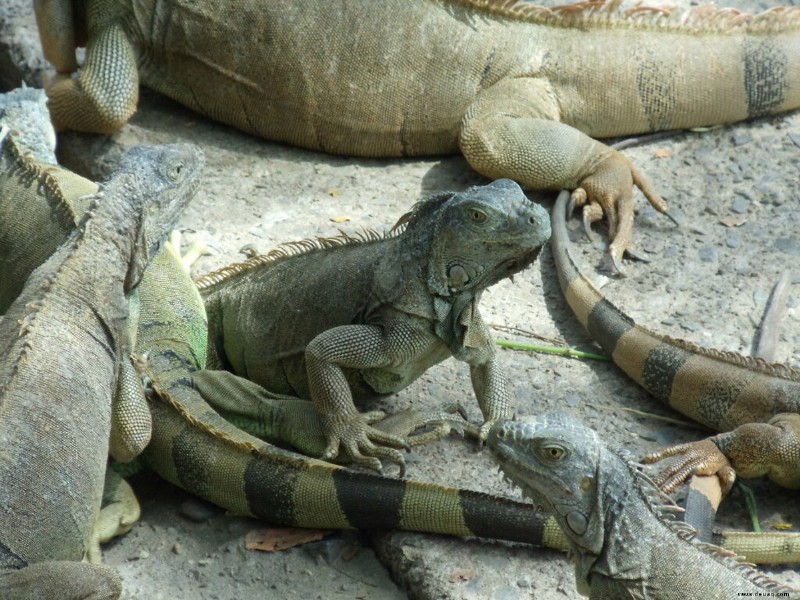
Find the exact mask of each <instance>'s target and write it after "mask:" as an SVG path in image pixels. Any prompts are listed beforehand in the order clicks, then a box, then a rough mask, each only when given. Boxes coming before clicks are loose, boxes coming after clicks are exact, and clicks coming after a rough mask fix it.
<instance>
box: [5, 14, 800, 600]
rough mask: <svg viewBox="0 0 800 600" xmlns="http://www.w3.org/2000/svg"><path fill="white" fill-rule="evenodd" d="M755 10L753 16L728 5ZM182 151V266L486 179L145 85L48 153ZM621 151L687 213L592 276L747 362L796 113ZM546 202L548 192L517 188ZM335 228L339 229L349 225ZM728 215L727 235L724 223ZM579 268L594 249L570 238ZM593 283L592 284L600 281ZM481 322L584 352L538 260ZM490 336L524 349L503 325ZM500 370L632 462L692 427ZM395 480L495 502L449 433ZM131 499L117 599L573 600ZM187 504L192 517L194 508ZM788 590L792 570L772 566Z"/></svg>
mask: <svg viewBox="0 0 800 600" xmlns="http://www.w3.org/2000/svg"><path fill="white" fill-rule="evenodd" d="M741 6H742V7H743V8H746V9H749V10H751V11H752V10H756V9H758V8H763V7H765V6H768V4H767V3H761V4H756V3H754V2H752V1H742V2H741ZM36 42H37V36H36V33H35V25H34V22H33V19H32V16H31V10H30V7H29V2H27V1H23V0H8V2H7V3H5V7H4V8H0V84H1V85H2V86H4V87H3V88H2V89H0V91H5V89H8V88H10V87H13V86H15V85H17V84H18V83H19V81H20V79H21V78H24V79H25V80H26V81H27V82H28V83H31V84H35V83H37V82H38V81H39V75H40V70H41V68H42V67H43V66H44V61H43V60H42V58H41V55H40V51H39V49H38V46H37V43H36ZM172 141H185V142H192V143H195V144H198V145H200V146H202V147H203V148H204V149H205V152H206V156H207V160H208V166H207V169H206V172H205V176H204V184H203V186H202V189H201V190H200V193H199V194H198V196H197V198H196V200H195V202H194V204H193V205H192V207H191V209H190V210H189V211H188V213H187V214H186V215H185V216H184V218H183V219H182V221H181V227H182V228H183V229H184V230H185V231H186V232H187V234H186V238H188V240H199V241H201V242H203V243H204V244H206V245H208V246H209V247H210V248H211V250H212V254H211V255H210V256H207V257H204V258H203V259H202V260H201V261H199V262H198V264H197V265H196V272H197V273H198V274H201V273H204V272H206V271H208V270H210V269H212V268H216V267H219V266H222V265H224V264H226V263H228V262H230V261H233V260H237V259H239V258H241V255H240V254H238V251H239V249H240V248H241V247H243V246H245V245H247V244H253V245H255V246H256V247H257V248H259V249H261V250H268V249H270V248H272V247H274V246H275V245H276V244H278V243H280V242H285V241H291V240H296V239H301V238H307V237H312V236H316V235H334V234H336V233H337V231H338V230H339V229H342V230H345V231H348V232H355V231H358V230H360V229H361V228H362V227H368V228H375V229H378V230H383V229H388V228H389V227H390V226H391V225H392V224H393V223H394V221H395V220H396V219H397V217H399V216H400V215H401V214H403V213H404V212H405V211H406V210H407V209H408V208H409V206H410V205H411V204H412V203H413V202H414V201H415V200H416V199H418V198H419V197H420V196H423V195H426V194H428V193H431V192H434V191H438V190H442V189H463V188H465V187H467V186H469V185H472V184H475V183H482V182H484V181H485V180H484V179H482V178H481V177H480V176H478V175H477V174H475V173H474V172H472V171H471V170H470V169H469V167H468V166H467V164H466V162H465V161H464V160H463V159H461V158H460V157H444V158H441V157H439V158H430V159H425V160H363V159H350V158H346V157H335V156H328V155H323V154H315V153H312V152H307V151H303V150H298V149H294V148H290V147H287V146H282V145H278V144H273V143H269V142H266V141H263V140H259V139H256V138H253V137H249V136H247V135H245V134H242V133H239V132H237V131H235V130H233V129H231V128H229V127H226V126H223V125H220V124H217V123H214V122H211V121H209V120H207V119H205V118H204V117H202V116H200V115H197V114H195V113H192V112H191V111H189V110H187V109H185V108H183V107H181V106H179V105H177V104H176V103H174V102H172V101H170V100H168V99H165V98H163V97H160V96H158V95H156V94H155V93H152V92H148V91H146V90H145V91H144V92H143V95H142V100H141V103H140V110H139V112H138V113H137V115H136V116H135V117H134V118H133V120H132V121H131V122H130V124H128V125H127V126H126V127H125V128H123V129H122V130H121V131H120V132H118V133H116V134H115V135H113V136H111V137H110V138H103V137H99V136H85V135H77V134H66V135H63V136H61V138H60V144H61V146H60V157H61V159H62V161H63V162H64V163H65V164H66V165H67V166H69V167H70V168H73V169H75V170H77V171H79V172H81V173H83V174H85V175H89V176H92V177H101V176H102V174H103V173H104V172H105V171H106V170H107V168H108V166H109V165H110V164H112V162H113V159H114V157H115V156H116V154H117V153H118V152H119V151H120V149H122V148H127V147H129V146H132V145H135V144H146V143H161V142H172ZM626 154H627V155H628V156H630V158H631V159H632V160H633V161H634V162H635V163H636V164H637V165H638V166H639V167H640V168H641V169H642V170H643V171H644V172H645V173H646V174H647V175H648V176H649V177H650V178H652V180H653V181H654V183H655V184H656V186H657V189H659V190H660V191H661V193H662V194H663V196H664V197H665V198H666V199H667V200H668V202H669V203H670V205H671V206H674V207H677V208H678V209H679V210H680V211H681V212H682V213H683V214H684V215H685V217H686V222H687V226H686V227H684V228H682V229H678V228H676V227H675V226H674V225H672V224H671V223H670V222H669V221H668V220H667V219H665V218H663V217H661V216H659V215H657V214H656V213H654V212H653V211H652V210H651V209H649V208H648V207H646V206H645V202H644V200H643V198H641V196H639V198H638V206H639V208H640V209H641V210H640V211H639V214H638V216H637V220H636V230H635V236H636V240H637V242H638V245H639V246H640V248H641V249H643V250H645V251H646V252H647V253H648V255H649V256H650V257H651V259H652V262H651V263H650V264H643V263H632V262H631V263H627V264H626V273H627V277H626V278H624V279H620V280H610V281H607V285H605V287H604V288H603V289H604V292H605V293H606V294H607V295H608V296H609V297H610V298H611V299H612V301H613V302H615V303H616V304H617V305H619V306H621V307H623V308H624V310H625V311H626V312H627V313H628V314H630V315H631V316H633V317H634V318H635V319H636V320H637V321H639V322H641V323H643V324H645V325H647V326H649V327H650V328H652V329H655V330H657V331H659V332H662V333H666V334H669V335H673V336H676V337H682V338H686V339H689V340H691V341H693V342H696V343H698V344H703V345H707V346H713V347H715V348H719V349H724V350H732V351H737V352H742V353H749V352H751V343H752V338H753V334H754V332H755V329H756V326H757V325H758V323H759V321H760V318H761V314H762V312H763V310H764V306H765V303H766V300H767V297H768V294H769V291H770V289H771V286H772V285H773V283H774V282H775V281H776V280H777V278H778V276H779V275H780V273H781V272H782V270H784V269H795V270H797V264H798V260H800V233H798V226H799V225H800V216H799V215H800V211H799V210H798V205H797V197H796V195H797V193H798V173H800V114H797V113H796V112H795V113H793V114H788V115H782V116H777V117H773V118H768V119H761V120H758V121H754V122H750V123H745V124H739V125H736V126H730V127H724V128H720V129H716V130H713V131H710V132H707V133H702V134H696V133H681V134H677V135H675V136H673V137H671V138H669V139H666V140H661V141H658V142H655V143H652V144H648V145H644V146H641V147H637V148H633V149H630V150H628V151H626ZM532 197H534V198H535V199H537V200H541V201H542V202H543V203H544V204H545V205H546V206H548V207H549V206H550V205H551V200H552V197H551V196H544V195H542V196H532ZM340 217H348V220H347V221H345V222H341V223H340V222H335V221H338V220H339V218H340ZM728 217H737V218H739V220H741V221H743V222H742V224H741V225H739V226H737V227H728V226H725V225H723V224H721V222H720V221H721V220H722V219H726V218H728ZM574 239H575V240H576V244H578V246H579V247H580V253H581V254H582V255H583V257H584V260H585V262H586V264H587V265H589V266H590V267H591V268H592V270H593V271H594V269H593V267H594V266H595V265H597V264H599V259H600V251H599V250H598V249H596V248H592V247H591V246H590V245H589V244H588V243H587V242H586V241H585V240H584V238H583V236H581V235H579V234H578V233H576V235H575V238H574ZM600 280H601V281H602V278H600ZM482 310H483V313H484V316H485V320H486V321H487V322H489V323H492V324H499V325H504V326H510V327H515V328H519V329H522V330H525V331H529V332H533V333H535V334H537V335H541V336H545V337H546V338H553V339H563V340H566V341H567V342H568V343H569V344H572V345H575V346H578V347H580V348H584V349H591V348H592V342H591V340H590V339H589V338H588V336H587V335H586V334H585V333H584V332H583V331H582V330H581V329H580V327H579V326H578V325H577V323H576V321H575V319H574V318H573V317H572V315H571V313H570V312H569V310H568V308H566V306H565V304H564V302H563V300H562V298H561V296H560V292H559V291H558V289H557V283H556V281H555V278H554V273H553V267H552V262H551V259H550V257H549V253H547V252H545V253H544V254H543V255H542V257H541V259H540V261H539V262H538V263H537V264H536V265H534V267H533V268H531V269H530V270H529V271H527V272H525V273H524V274H522V275H521V276H518V277H517V278H516V282H515V283H513V284H512V283H511V282H508V281H506V282H503V283H502V284H500V285H498V286H496V287H495V288H493V289H492V290H491V291H490V292H489V293H487V294H486V295H485V297H484V300H483V302H482ZM496 335H497V337H504V338H509V339H517V340H520V341H530V340H529V338H528V337H526V336H523V335H514V334H507V333H505V332H502V331H498V332H497V333H496ZM798 348H800V288H798V287H797V286H795V287H794V288H793V289H792V290H791V295H790V300H789V309H788V312H787V315H786V317H785V319H784V322H783V325H782V332H781V335H780V343H779V348H778V352H779V356H778V359H779V360H781V361H784V362H787V363H788V364H790V365H793V366H800V360H798V355H797V353H796V352H797V349H798ZM502 356H503V360H504V361H505V363H506V366H507V369H508V372H509V373H510V374H511V376H512V383H511V386H512V391H513V403H514V410H515V411H516V412H517V413H518V414H523V415H524V414H532V413H538V412H541V411H543V410H547V409H553V408H559V407H560V408H566V409H567V410H570V411H573V412H575V413H577V414H579V415H580V416H581V418H582V419H584V420H585V421H586V422H587V423H589V424H590V425H592V426H593V427H596V428H597V429H598V430H600V431H601V432H602V433H603V435H604V436H605V437H606V438H608V439H609V440H611V441H613V442H614V443H615V444H617V445H619V446H621V447H625V448H627V449H629V450H631V451H632V452H633V453H634V454H635V455H642V454H644V453H645V452H647V451H650V450H654V449H656V448H659V447H662V446H664V445H665V444H669V443H673V442H678V441H685V440H693V439H699V438H701V437H703V436H704V435H706V433H705V432H703V431H701V430H700V429H699V428H696V427H694V426H692V425H690V424H688V423H687V425H686V426H675V425H671V424H665V423H664V422H662V421H660V420H658V419H657V418H654V417H650V416H642V415H640V414H638V413H634V412H630V411H631V410H632V409H635V410H638V411H644V412H646V413H651V414H653V415H665V416H669V417H678V418H680V415H676V414H674V413H673V412H672V411H670V410H669V409H668V408H666V407H664V406H662V405H661V404H659V403H658V402H657V401H655V400H653V399H652V398H650V397H648V395H647V394H646V393H645V392H643V391H642V390H641V389H639V388H638V387H637V386H635V385H634V384H633V383H632V382H630V381H629V380H627V378H626V377H625V376H624V375H623V374H622V373H621V372H620V371H619V370H618V369H617V368H616V367H614V366H613V365H610V364H605V363H597V362H589V361H578V360H574V359H566V358H558V357H553V356H549V355H545V354H529V353H523V352H512V351H502ZM448 401H449V402H452V401H460V402H462V404H464V405H465V406H466V407H467V409H468V410H469V413H470V417H471V418H472V419H473V420H475V421H477V420H478V419H479V416H480V414H479V411H478V407H477V404H476V402H475V400H474V396H473V393H472V390H471V386H470V382H469V377H468V371H467V369H466V368H465V366H464V365H462V364H457V363H456V362H454V361H449V362H447V363H445V364H442V365H440V366H437V367H436V368H434V369H432V370H431V371H430V372H428V373H426V375H425V376H424V377H423V378H422V379H421V380H420V381H419V382H417V383H415V384H414V385H412V386H411V387H410V388H409V389H407V390H405V391H404V392H403V393H400V394H398V395H396V396H394V397H392V398H390V399H388V400H387V401H386V402H384V403H383V405H384V406H385V407H387V408H389V409H391V410H398V409H401V408H405V407H408V406H411V405H413V406H416V407H425V406H430V407H434V406H439V405H441V404H444V403H446V402H448ZM408 462H409V476H410V477H413V478H418V479H424V480H430V481H436V482H441V483H446V484H449V485H455V486H463V487H470V488H474V489H480V490H483V491H487V492H494V493H499V494H510V493H511V492H510V490H509V489H508V488H507V486H506V485H504V484H503V482H502V481H501V479H500V477H499V475H497V473H496V470H495V467H494V465H493V463H492V460H491V457H490V456H489V454H488V452H477V451H476V448H475V447H474V445H473V444H471V443H470V442H467V441H463V440H460V439H457V438H450V439H445V440H442V441H440V442H437V443H434V444H431V445H430V446H427V447H423V448H419V449H416V450H415V451H414V452H413V453H412V454H411V455H409V457H408ZM133 483H134V486H135V488H136V491H137V493H138V494H139V497H140V498H141V500H142V503H143V509H144V512H143V516H142V520H141V522H140V523H139V524H138V525H137V526H136V527H135V528H134V529H133V531H132V532H131V533H130V534H128V535H127V536H124V537H123V538H122V539H119V540H118V541H115V542H113V543H112V544H110V545H109V546H108V547H107V548H106V549H105V559H106V561H107V562H108V563H109V564H111V565H113V566H114V568H116V569H117V570H118V571H119V572H120V574H121V576H122V577H123V579H124V583H125V589H126V591H125V596H124V597H125V598H126V599H128V600H158V599H162V598H163V599H175V600H179V599H184V598H185V599H198V600H201V599H202V600H212V599H226V600H227V599H236V600H247V599H251V598H252V599H255V598H264V597H274V598H326V599H327V598H342V599H344V598H369V599H376V600H377V599H380V600H383V599H394V598H403V597H406V596H408V597H411V598H418V599H433V598H437V599H456V598H459V599H461V598H464V599H477V598H497V599H503V600H516V599H531V598H533V599H536V600H553V599H563V598H575V597H577V592H576V591H575V585H574V578H573V573H572V567H571V566H570V564H569V562H568V561H567V559H566V556H565V555H563V554H560V553H557V552H552V551H545V550H540V549H534V548H528V547H525V546H523V545H510V544H505V543H499V542H491V541H479V540H461V539H447V538H445V537H437V536H431V535H422V534H413V533H405V532H379V533H370V534H367V533H364V534H358V533H342V534H334V535H333V536H331V537H329V538H327V539H325V540H323V541H321V542H316V543H312V544H308V545H306V546H303V547H300V548H294V549H292V550H288V551H285V552H280V553H276V554H267V553H261V552H253V551H246V550H245V549H244V535H245V534H246V532H247V531H249V530H252V529H256V528H259V527H261V526H263V524H261V523H259V522H257V521H254V520H250V519H242V518H237V517H231V516H226V515H223V514H221V513H220V512H219V511H214V510H209V511H208V515H209V518H207V519H206V520H204V521H202V522H194V521H191V520H189V519H187V518H186V517H185V516H183V515H184V510H183V509H182V505H183V504H184V502H186V501H189V503H190V504H196V503H194V502H193V501H192V500H191V499H190V498H189V496H188V495H187V494H185V493H184V492H182V491H180V490H177V489H175V488H173V487H171V486H169V485H168V484H166V483H164V482H163V481H160V480H158V479H157V478H156V477H155V476H154V475H150V474H143V475H140V476H137V477H136V478H135V479H134V481H133ZM752 485H753V488H754V489H755V491H756V494H757V496H758V499H759V509H760V517H761V521H762V525H763V526H764V527H766V528H768V527H769V526H770V525H771V524H773V523H792V524H793V525H794V528H795V530H796V529H797V528H798V526H800V501H799V500H798V494H797V492H796V491H794V492H792V491H787V490H782V489H779V488H777V487H776V486H774V485H771V484H769V483H766V482H763V481H758V482H754V483H753V484H752ZM201 508H202V506H201ZM720 521H721V522H722V523H723V524H724V525H726V526H731V527H736V528H739V529H745V528H746V527H747V523H748V521H747V518H746V516H745V512H744V504H743V499H742V497H741V495H739V494H733V495H732V496H731V497H730V498H729V499H728V500H727V501H726V502H725V504H724V508H723V511H722V513H721V515H720ZM770 572H772V573H774V574H775V575H776V577H778V578H779V579H781V580H783V581H785V582H789V583H792V584H793V585H795V586H800V574H798V571H797V570H796V569H792V568H775V569H770Z"/></svg>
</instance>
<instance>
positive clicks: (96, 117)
mask: <svg viewBox="0 0 800 600" xmlns="http://www.w3.org/2000/svg"><path fill="white" fill-rule="evenodd" d="M94 29H95V30H96V33H94V32H93V35H92V36H91V38H90V39H89V41H88V44H87V46H86V63H85V65H84V67H83V69H82V70H81V71H80V73H79V75H78V78H77V79H63V80H61V81H58V82H57V83H55V84H54V85H52V86H51V87H50V88H49V89H48V90H47V95H48V97H49V98H50V103H49V106H50V115H51V118H52V121H53V125H54V126H55V128H56V129H57V130H58V129H61V128H63V127H64V126H65V125H66V124H67V123H68V124H69V128H70V129H74V130H76V131H86V132H91V133H112V132H114V131H116V130H117V129H119V128H120V127H122V126H123V125H124V124H125V123H126V122H127V121H128V119H130V117H131V116H132V115H133V113H134V112H135V111H136V104H137V102H138V101H139V73H138V70H137V65H136V55H135V53H134V50H133V46H132V45H131V43H130V41H129V40H128V38H127V36H126V34H125V32H124V31H123V30H122V27H120V25H119V24H117V23H113V22H112V23H111V24H110V25H107V26H105V25H97V26H95V27H94ZM41 35H42V36H43V37H45V36H48V35H57V34H47V33H45V32H44V31H42V32H41Z"/></svg>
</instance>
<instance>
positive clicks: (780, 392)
mask: <svg viewBox="0 0 800 600" xmlns="http://www.w3.org/2000/svg"><path fill="white" fill-rule="evenodd" d="M567 199H568V194H567V193H566V192H564V193H562V194H561V195H560V196H559V199H558V200H557V201H556V205H555V207H554V209H553V240H552V249H553V257H554V259H555V262H556V272H557V274H558V280H559V284H560V285H561V290H562V292H563V293H564V297H565V298H566V300H567V303H568V304H569V305H570V307H571V308H572V311H573V312H574V313H575V315H576V316H577V318H578V320H579V321H580V322H581V324H582V325H583V326H584V327H585V328H586V330H587V331H588V332H589V334H590V335H591V336H592V337H593V338H594V339H595V340H596V341H597V342H598V343H599V344H600V346H601V347H602V348H603V350H605V351H606V353H607V354H608V355H609V356H611V358H612V359H613V360H614V362H615V363H616V364H617V366H619V367H620V368H621V369H622V370H623V371H625V373H626V374H627V375H628V376H629V377H631V378H632V379H633V380H634V381H636V383H638V384H639V385H641V386H642V387H643V388H644V389H646V390H647V391H648V392H650V393H651V394H653V395H654V396H655V397H656V398H658V399H659V400H661V401H663V402H665V403H667V404H669V405H670V406H671V407H673V408H674V409H675V410H677V411H679V412H681V413H683V414H684V415H686V416H687V417H690V418H692V419H694V420H695V421H697V422H699V423H702V424H703V425H705V426H706V427H709V428H711V429H714V430H716V431H722V432H726V433H722V434H720V435H717V436H714V437H712V438H709V439H707V440H703V441H700V442H696V443H690V444H681V445H679V446H676V447H673V448H670V449H667V450H664V451H662V452H657V453H654V454H652V455H650V456H648V457H646V459H645V461H646V462H655V461H657V460H661V459H662V458H665V457H668V456H673V455H681V459H680V460H679V461H678V462H677V463H675V464H674V465H673V466H671V467H670V468H669V469H668V470H667V471H666V472H665V473H664V475H663V476H662V478H660V479H659V484H660V485H661V486H662V488H663V489H664V490H665V491H671V490H673V489H674V488H675V487H676V486H677V485H678V484H680V483H681V482H683V481H684V480H686V479H687V478H689V477H690V476H692V475H693V474H701V475H710V474H714V473H716V474H718V476H719V477H720V481H721V484H722V486H723V488H725V489H727V488H730V486H731V485H732V484H733V480H734V479H735V477H736V476H737V475H738V476H740V477H755V476H759V475H767V476H768V477H769V478H770V479H772V480H773V481H775V482H776V483H778V484H779V485H782V486H784V487H787V488H792V489H796V488H800V372H798V371H797V370H794V369H790V368H788V367H786V366H784V365H780V364H769V363H766V362H764V361H763V360H761V359H758V358H751V357H748V356H742V355H740V354H736V353H733V352H722V351H719V350H713V349H708V348H701V347H699V346H695V345H693V344H690V343H688V342H686V341H683V340H679V339H674V338H670V337H667V336H664V335H660V334H657V333H653V332H651V331H648V330H647V329H645V328H644V327H642V326H641V325H637V324H636V323H634V321H633V319H631V318H630V317H628V316H627V315H625V314H624V313H623V312H622V311H620V310H619V309H618V308H617V307H616V306H614V305H613V304H611V303H610V302H609V301H608V300H606V299H605V298H604V297H603V295H602V294H601V293H600V291H599V290H598V289H597V288H596V287H595V286H594V285H593V284H592V283H591V281H589V279H588V278H587V277H586V276H585V275H583V274H582V273H581V272H580V270H579V269H578V267H577V265H576V263H575V261H574V259H573V258H572V257H571V256H570V254H569V237H568V234H567V230H566V221H565V218H566V212H567Z"/></svg>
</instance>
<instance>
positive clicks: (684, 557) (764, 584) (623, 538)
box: [488, 413, 800, 600]
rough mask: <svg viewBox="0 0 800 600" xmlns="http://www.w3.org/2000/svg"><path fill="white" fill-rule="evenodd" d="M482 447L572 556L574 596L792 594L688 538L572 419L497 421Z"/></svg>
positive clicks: (660, 503)
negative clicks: (548, 520)
mask: <svg viewBox="0 0 800 600" xmlns="http://www.w3.org/2000/svg"><path fill="white" fill-rule="evenodd" d="M488 442H489V447H490V448H491V449H492V452H493V453H494V455H495V458H496V459H497V462H498V464H499V465H500V469H501V470H502V472H503V474H504V475H505V478H506V479H507V480H509V481H510V482H511V483H512V484H514V485H516V486H519V487H520V488H521V489H522V493H523V495H525V496H527V497H529V498H531V499H532V500H533V501H534V502H536V503H538V504H540V505H542V506H544V507H545V508H546V509H547V510H549V511H552V513H553V514H554V515H555V517H556V519H557V520H558V522H559V524H560V525H561V528H562V530H563V531H564V533H565V534H566V536H567V538H568V539H569V541H570V546H571V548H572V551H573V552H574V553H575V578H576V580H577V584H578V591H580V592H581V593H582V594H585V595H587V596H589V597H590V598H592V599H593V600H621V599H623V598H630V599H634V598H640V599H645V598H647V599H649V600H672V599H678V598H684V599H687V600H714V599H717V600H728V599H729V598H736V597H737V596H739V597H741V596H759V595H763V596H786V597H790V598H800V591H799V590H792V589H789V588H786V587H784V586H782V585H781V584H779V583H777V582H775V581H773V580H771V579H770V578H769V577H767V576H766V575H764V574H762V573H759V572H758V571H755V570H754V569H752V568H751V566H749V565H747V564H746V563H744V564H743V563H742V562H741V561H740V560H737V558H736V557H735V555H734V554H732V553H731V552H728V551H725V550H723V549H722V548H719V547H717V546H712V545H710V544H706V543H703V542H698V541H696V540H695V539H694V537H695V532H694V530H693V529H692V528H691V527H688V526H687V525H685V524H683V523H679V522H677V521H675V513H676V512H680V510H681V509H679V508H678V507H677V506H675V504H674V503H673V502H672V501H671V500H670V499H669V498H668V497H667V496H665V495H664V494H662V493H661V492H660V491H659V490H658V488H657V487H656V485H655V484H654V483H653V482H652V481H651V480H650V479H649V478H648V477H647V476H646V475H644V474H643V473H642V472H641V471H640V470H639V469H638V465H636V464H635V463H633V462H632V461H631V460H630V459H629V458H628V457H627V456H626V455H624V454H622V453H619V452H615V451H613V450H611V449H610V448H608V447H607V446H606V445H605V444H604V443H603V442H602V441H601V440H600V437H599V436H598V435H597V433H595V432H594V431H592V430H591V429H589V428H588V427H585V426H583V425H581V424H580V423H579V422H578V421H576V420H575V419H574V418H572V417H570V416H568V415H565V414H561V413H547V414H544V415H541V416H539V417H535V418H532V419H530V420H528V421H503V422H500V423H497V424H496V425H495V426H494V427H493V428H492V430H491V432H490V434H489V440H488Z"/></svg>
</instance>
